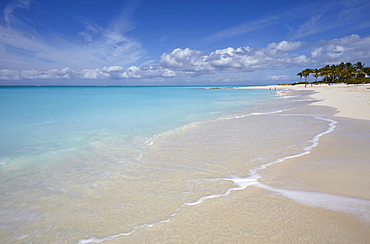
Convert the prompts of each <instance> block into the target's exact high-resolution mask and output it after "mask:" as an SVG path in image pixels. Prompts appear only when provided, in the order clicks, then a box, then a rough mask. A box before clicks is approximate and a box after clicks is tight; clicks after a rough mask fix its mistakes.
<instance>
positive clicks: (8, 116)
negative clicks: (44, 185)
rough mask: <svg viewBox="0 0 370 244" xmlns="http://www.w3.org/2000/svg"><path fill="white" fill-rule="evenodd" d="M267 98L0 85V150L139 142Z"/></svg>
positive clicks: (14, 152)
mask: <svg viewBox="0 0 370 244" xmlns="http://www.w3.org/2000/svg"><path fill="white" fill-rule="evenodd" d="M266 99H271V92H268V91H264V90H254V91H252V92H251V91H246V90H229V89H217V90H209V89H200V88H197V87H43V88H31V87H20V88H2V89H0V104H1V105H0V114H1V118H0V127H1V130H2V133H1V137H2V138H1V140H0V155H1V157H2V158H9V157H10V158H13V157H18V156H22V155H27V154H33V155H35V154H39V153H44V152H47V151H57V150H63V149H66V148H73V147H84V146H86V145H87V144H88V143H91V142H93V141H96V140H101V139H102V138H103V137H115V138H116V139H118V140H123V141H124V140H126V141H130V140H132V141H136V140H138V141H137V142H139V143H140V140H145V139H149V138H151V137H153V136H154V135H157V134H160V133H163V132H165V131H169V130H173V129H176V128H178V127H181V126H183V125H186V124H189V123H192V122H196V121H201V120H207V119H210V118H215V117H217V116H220V115H222V114H225V113H233V112H235V111H238V110H240V109H245V108H246V107H248V106H249V107H251V108H253V106H255V103H257V102H258V101H263V100H266ZM246 103H247V104H246ZM132 141H131V142H132ZM3 162H4V159H3Z"/></svg>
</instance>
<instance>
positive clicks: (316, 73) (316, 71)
mask: <svg viewBox="0 0 370 244" xmlns="http://www.w3.org/2000/svg"><path fill="white" fill-rule="evenodd" d="M311 71H312V73H315V74H314V75H313V76H314V77H315V78H316V80H315V82H317V78H318V77H319V76H320V74H319V73H320V70H319V69H312V70H311Z"/></svg>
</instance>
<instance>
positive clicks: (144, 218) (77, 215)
mask: <svg viewBox="0 0 370 244" xmlns="http://www.w3.org/2000/svg"><path fill="white" fill-rule="evenodd" d="M275 88H276V91H275ZM368 88H369V86H344V85H343V86H313V87H311V86H307V87H304V86H294V87H288V86H270V87H268V86H267V87H245V88H243V89H241V88H239V89H240V90H238V89H231V88H229V89H204V88H197V87H195V88H174V87H168V88H154V87H153V88H150V87H149V88H88V89H85V88H44V89H36V88H34V89H30V88H20V90H19V89H15V90H14V92H15V94H22V97H19V98H17V99H16V100H19V99H21V98H25V99H27V101H30V102H33V103H30V102H29V103H28V104H30V105H29V108H27V109H26V110H31V109H33V108H35V107H37V108H38V110H37V111H44V112H43V113H40V114H42V115H47V117H43V116H40V115H38V116H36V117H35V113H29V114H26V113H23V114H21V113H13V112H12V113H10V112H9V113H8V114H9V118H13V119H14V120H9V121H11V122H12V123H9V121H7V120H4V121H3V124H4V126H8V128H9V137H8V138H9V140H8V141H7V142H6V143H5V141H4V145H5V146H7V145H10V146H9V147H8V148H9V149H12V150H14V152H13V153H12V154H10V153H9V152H8V151H9V150H6V151H4V152H3V154H4V156H3V158H2V159H1V160H2V161H1V162H2V164H1V166H2V168H1V170H2V171H1V172H0V173H1V174H2V177H1V180H2V182H3V183H2V186H3V189H2V195H3V196H4V197H3V199H2V203H3V204H2V206H1V208H0V213H1V215H2V218H1V222H0V230H1V231H0V238H1V240H3V242H4V243H25V242H27V243H31V242H37V243H47V242H53V243H80V244H83V243H228V242H229V243H366V242H367V240H369V238H370V234H369V233H370V214H369V213H370V204H369V203H370V196H369V192H368V190H367V189H369V186H370V184H369V182H370V181H369V180H368V179H369V178H370V177H369V172H370V166H369V158H370V157H369V152H368V150H367V145H368V144H369V141H370V128H369V120H368V117H367V116H368V115H367V111H369V100H368V98H369V95H368V92H369V91H370V89H368ZM6 92H7V94H8V96H9V97H14V95H11V94H9V92H10V91H9V90H6ZM50 93H52V94H54V95H53V96H50V95H49V94H50ZM148 97H150V99H147V98H148ZM31 98H32V99H31ZM39 98H40V101H41V103H40V102H38V100H37V99H39ZM66 98H68V99H66ZM143 98H146V99H143ZM195 98H197V99H199V100H194V99H195ZM339 98H343V99H339ZM8 99H10V98H8ZM45 99H49V100H48V101H49V102H48V103H45V102H44V101H45ZM72 99H75V100H73V101H74V103H73V106H71V104H68V103H60V102H59V101H65V100H71V101H72ZM55 100H56V101H55ZM92 101H94V102H93V103H92ZM127 101H130V103H129V104H127ZM144 101H145V102H146V103H145V104H143V102H144ZM343 101H349V102H343ZM9 104H11V105H12V106H13V104H14V103H9ZM44 104H46V106H44ZM60 104H63V106H60ZM190 105H191V106H190ZM352 105H353V106H356V108H357V109H356V110H352V109H351V106H352ZM11 108H12V109H8V110H5V109H4V111H13V110H17V111H18V110H19V111H24V110H25V105H24V103H22V104H20V105H19V107H11ZM55 108H58V110H57V112H55ZM71 108H73V109H71ZM180 108H181V109H180ZM61 111H63V113H61ZM20 114H21V115H22V116H24V117H23V119H20V117H18V116H19V115H20ZM102 115H104V116H102ZM158 115H160V116H158ZM12 116H13V117H12ZM27 116H29V117H27ZM134 119H135V120H134ZM25 121H27V123H25ZM144 122H145V123H144ZM17 123H19V124H17ZM81 123H83V125H82V124H81ZM76 125H78V126H76ZM138 126H140V127H138ZM61 127H62V128H64V130H61V129H60V128H61ZM30 128H31V129H32V130H30ZM149 128H150V130H149ZM16 129H18V130H16ZM14 131H15V132H17V133H18V131H19V133H20V134H14V133H15V132H14ZM58 132H59V133H60V134H58ZM139 132H140V133H139ZM12 133H13V134H12ZM24 133H32V134H31V135H33V136H34V137H35V138H37V140H31V141H25V140H21V139H22V137H20V136H22V134H24ZM49 134H50V135H53V136H52V137H48V136H47V135H49ZM4 135H7V134H4ZM14 135H18V136H19V137H20V138H18V140H14ZM26 135H28V134H26ZM24 138H25V139H28V138H29V136H25V137H24ZM21 143H23V144H24V146H23V144H21ZM30 143H31V144H30Z"/></svg>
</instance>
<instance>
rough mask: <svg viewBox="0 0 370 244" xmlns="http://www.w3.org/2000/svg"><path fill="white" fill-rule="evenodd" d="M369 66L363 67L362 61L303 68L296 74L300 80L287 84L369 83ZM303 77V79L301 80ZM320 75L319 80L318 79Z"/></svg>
mask: <svg viewBox="0 0 370 244" xmlns="http://www.w3.org/2000/svg"><path fill="white" fill-rule="evenodd" d="M310 74H313V77H315V81H313V82H311V83H310ZM369 75H370V67H365V65H364V64H363V63H362V62H357V63H356V64H352V63H349V62H348V63H343V62H342V63H340V64H338V65H334V64H333V65H326V66H324V67H322V68H320V69H309V68H307V69H305V70H302V71H301V72H299V73H298V74H297V76H299V77H300V82H296V83H291V84H287V85H298V84H333V83H347V84H365V83H370V77H368V76H369ZM302 77H304V81H302ZM319 77H321V78H322V79H321V80H318V79H319Z"/></svg>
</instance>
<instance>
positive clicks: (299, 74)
mask: <svg viewBox="0 0 370 244" xmlns="http://www.w3.org/2000/svg"><path fill="white" fill-rule="evenodd" d="M297 76H299V82H302V76H303V75H302V72H299V73H298V74H297Z"/></svg>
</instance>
